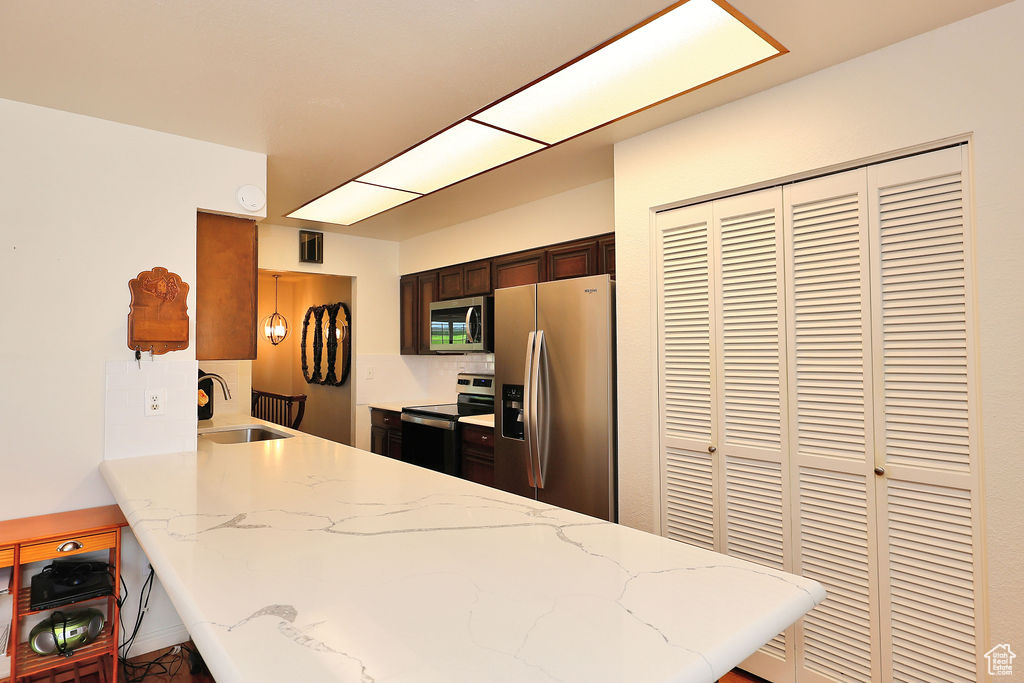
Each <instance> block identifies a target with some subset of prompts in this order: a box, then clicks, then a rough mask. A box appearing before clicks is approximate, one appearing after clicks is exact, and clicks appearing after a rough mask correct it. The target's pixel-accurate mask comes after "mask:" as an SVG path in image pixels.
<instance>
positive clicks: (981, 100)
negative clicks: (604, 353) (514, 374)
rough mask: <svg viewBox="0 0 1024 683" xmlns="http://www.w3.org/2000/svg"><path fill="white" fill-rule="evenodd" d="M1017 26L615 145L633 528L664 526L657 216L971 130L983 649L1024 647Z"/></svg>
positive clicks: (937, 43)
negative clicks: (985, 589) (657, 210)
mask: <svg viewBox="0 0 1024 683" xmlns="http://www.w3.org/2000/svg"><path fill="white" fill-rule="evenodd" d="M1022 26H1024V1H1022V0H1017V2H1014V3H1011V4H1008V5H1005V6H1003V7H1000V8H998V9H995V10H992V11H990V12H987V13H984V14H981V15H978V16H976V17H973V18H971V19H967V20H965V21H963V22H959V23H957V24H953V25H951V26H948V27H945V28H942V29H939V30H937V31H934V32H931V33H928V34H925V35H922V36H919V37H916V38H913V39H911V40H908V41H905V42H902V43H899V44H896V45H893V46H891V47H888V48H885V49H883V50H880V51H878V52H875V53H871V54H868V55H866V56H863V57H860V58H858V59H855V60H852V61H850V62H846V63H844V64H840V65H838V66H835V67H832V68H830V69H826V70H824V71H821V72H818V73H816V74H812V75H810V76H807V77H805V78H802V79H799V80H797V81H793V82H791V83H788V84H785V85H782V86H779V87H777V88H774V89H772V90H769V91H767V92H764V93H761V94H758V95H754V96H752V97H748V98H746V99H743V100H740V101H738V102H734V103H732V104H729V105H726V106H723V107H721V108H719V109H715V110H712V111H709V112H706V113H705V114H702V115H699V116H695V117H692V118H690V119H686V120H683V121H680V122H677V123H675V124H672V125H669V126H666V127H664V128H661V129H659V130H656V131H652V132H650V133H647V134H645V135H642V136H639V137H636V138H633V139H631V140H627V141H625V142H622V143H620V144H618V145H616V148H615V218H616V259H617V263H616V266H617V281H618V289H617V292H618V316H619V319H618V323H619V325H618V327H619V334H620V336H619V349H620V351H619V368H618V375H619V403H618V405H619V425H620V432H619V470H620V487H621V503H620V511H621V515H622V520H623V522H624V523H627V524H629V525H631V526H635V527H638V528H641V529H648V530H657V529H658V526H659V508H660V500H659V482H658V440H657V396H656V387H657V344H656V338H655V323H656V320H655V300H654V296H653V295H654V292H655V290H654V285H653V268H652V242H651V234H652V231H651V207H655V206H659V205H663V204H667V203H671V202H677V201H681V200H687V199H690V198H697V197H702V196H705V195H708V194H712V193H718V192H723V191H727V190H729V189H733V188H739V187H742V186H745V185H748V184H754V183H760V182H764V181H767V180H771V179H775V178H782V177H785V176H788V175H790V174H797V173H802V172H805V171H809V170H813V169H819V168H824V167H827V166H830V165H832V164H841V163H845V162H848V161H851V160H855V159H860V158H865V157H869V156H871V155H875V154H880V153H884V152H887V151H891V150H898V149H901V148H906V147H910V146H914V145H918V144H922V143H927V142H929V141H935V140H940V139H943V138H947V137H950V136H955V135H959V134H963V133H972V134H973V140H972V144H971V147H970V149H971V154H972V159H973V181H974V218H975V232H976V236H975V241H976V264H977V303H978V306H977V310H978V324H979V330H980V336H979V340H980V344H979V348H980V370H981V373H980V374H981V396H982V406H981V407H982V411H981V413H982V414H981V420H982V424H983V441H984V450H983V456H982V459H983V462H984V486H985V503H984V505H985V513H986V517H985V523H986V525H987V534H986V538H985V539H984V546H985V548H986V549H987V563H988V585H989V594H988V596H987V600H988V604H989V606H990V612H989V615H990V623H991V632H990V641H989V644H988V646H991V645H994V644H995V643H1024V613H1022V612H1021V610H1020V608H1019V607H1020V605H1021V604H1024V565H1022V564H1021V561H1020V558H1021V557H1022V556H1024V535H1022V534H1021V526H1022V524H1021V522H1022V521H1024V515H1022V506H1021V491H1024V458H1022V457H1021V453H1022V447H1021V443H1024V420H1022V419H1021V417H1022V415H1021V407H1022V406H1024V353H1021V348H1022V347H1021V341H1020V340H1021V338H1022V337H1024V314H1022V311H1024V309H1022V307H1021V303H1020V292H1021V291H1022V290H1024V269H1022V267H1021V264H1022V263H1024V229H1022V226H1024V203H1022V202H1021V200H1020V194H1021V193H1020V186H1021V183H1022V182H1024V126H1022V123H1021V122H1022V113H1024V94H1022V91H1021V89H1020V88H1019V87H1018V86H1019V84H1021V83H1024V59H1021V50H1020V28H1021V27H1022ZM988 646H985V647H983V651H984V650H987V649H988Z"/></svg>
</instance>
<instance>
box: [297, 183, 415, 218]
mask: <svg viewBox="0 0 1024 683" xmlns="http://www.w3.org/2000/svg"><path fill="white" fill-rule="evenodd" d="M419 196H420V195H418V194H416V193H414V192H403V191H402V190H394V189H391V188H388V187H377V186H376V185H367V184H366V183H360V182H355V181H352V182H348V183H345V184H344V185H342V186H341V187H339V188H338V189H336V190H332V191H331V192H328V193H327V194H325V195H324V196H322V197H320V198H319V199H314V200H313V201H311V202H310V203H308V204H306V205H305V206H303V207H302V208H300V209H297V210H296V211H293V212H291V213H290V214H288V218H299V219H304V220H310V221H320V222H321V223H337V224H339V225H351V224H352V223H355V222H357V221H361V220H363V219H364V218H369V217H370V216H372V215H374V214H377V213H380V212H381V211H387V210H388V209H390V208H392V207H395V206H398V205H399V204H405V203H406V202H408V201H412V200H413V199H416V198H417V197H419Z"/></svg>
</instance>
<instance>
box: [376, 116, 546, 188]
mask: <svg viewBox="0 0 1024 683" xmlns="http://www.w3.org/2000/svg"><path fill="white" fill-rule="evenodd" d="M544 147H545V145H542V144H541V143H539V142H535V141H533V140H527V139H526V138H523V137H520V136H518V135H511V134H509V133H506V132H504V131H500V130H496V129H494V128H491V127H490V126H485V125H482V124H479V123H475V122H473V121H463V122H461V123H459V124H457V125H454V126H452V127H451V128H449V129H448V130H446V131H444V132H442V133H439V134H437V135H435V136H434V137H432V138H430V139H429V140H424V141H423V142H421V143H420V144H418V145H416V146H415V147H413V148H412V149H410V150H409V151H407V152H404V153H402V154H400V155H399V156H397V157H395V158H394V159H392V160H391V161H389V162H387V163H386V164H384V165H383V166H379V167H378V168H375V169H374V170H372V171H370V172H369V173H367V174H365V175H362V176H359V177H358V178H357V179H356V180H361V181H363V182H367V183H373V184H375V185H384V186H386V187H394V188H400V189H402V190H409V191H412V192H419V193H420V194H427V193H428V192H433V191H434V190H439V189H441V188H442V187H445V186H447V185H451V184H452V183H457V182H458V181H460V180H464V179H466V178H469V177H470V176H474V175H476V174H477V173H482V172H484V171H487V170H489V169H492V168H494V167H495V166H500V165H502V164H504V163H507V162H509V161H512V160H513V159H518V158H519V157H522V156H526V155H527V154H530V153H531V152H536V151H537V150H538V149H542V148H544Z"/></svg>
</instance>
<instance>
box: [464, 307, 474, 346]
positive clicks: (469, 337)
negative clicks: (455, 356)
mask: <svg viewBox="0 0 1024 683" xmlns="http://www.w3.org/2000/svg"><path fill="white" fill-rule="evenodd" d="M475 311H476V309H475V308H473V307H472V306H470V307H469V308H467V309H466V343H467V344H475V343H476V340H475V339H473V313H474V312H475Z"/></svg>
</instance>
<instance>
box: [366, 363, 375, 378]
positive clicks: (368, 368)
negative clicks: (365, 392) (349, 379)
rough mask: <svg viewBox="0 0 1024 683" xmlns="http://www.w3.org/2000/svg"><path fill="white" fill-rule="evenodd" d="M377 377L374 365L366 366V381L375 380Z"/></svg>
mask: <svg viewBox="0 0 1024 683" xmlns="http://www.w3.org/2000/svg"><path fill="white" fill-rule="evenodd" d="M376 376H377V373H376V371H375V370H374V369H373V366H372V365H368V366H366V375H365V377H366V379H373V378H374V377H376Z"/></svg>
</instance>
